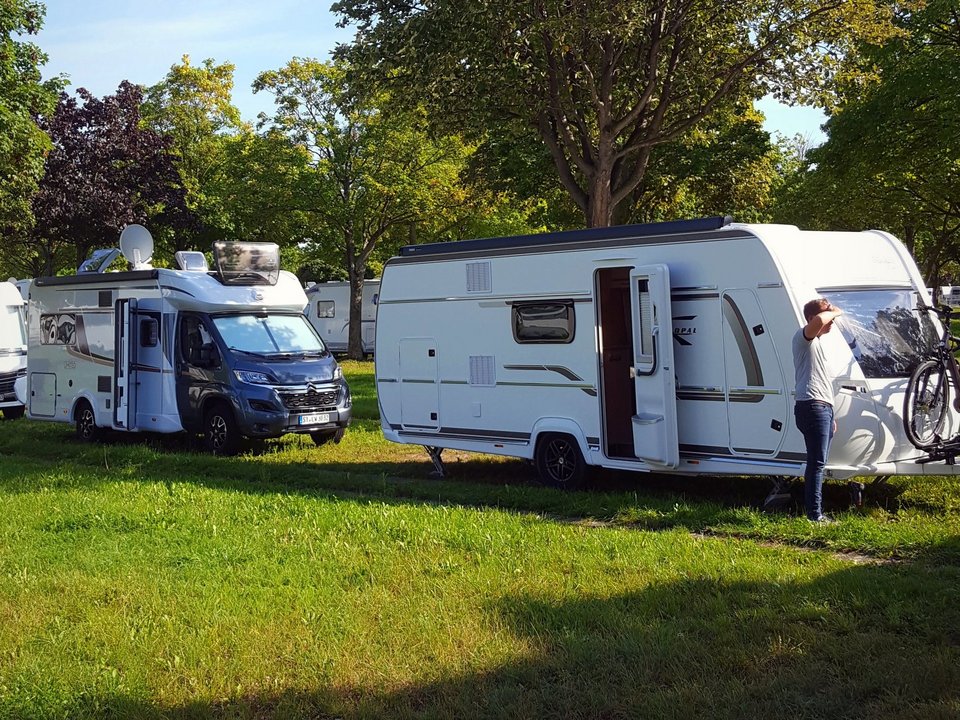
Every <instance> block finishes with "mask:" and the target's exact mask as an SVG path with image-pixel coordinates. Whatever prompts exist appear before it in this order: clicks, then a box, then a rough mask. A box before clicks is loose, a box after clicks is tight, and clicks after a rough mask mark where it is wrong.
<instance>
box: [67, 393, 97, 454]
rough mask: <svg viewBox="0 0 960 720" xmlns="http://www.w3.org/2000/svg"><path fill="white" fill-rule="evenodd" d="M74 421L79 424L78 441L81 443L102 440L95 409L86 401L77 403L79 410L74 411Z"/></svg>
mask: <svg viewBox="0 0 960 720" xmlns="http://www.w3.org/2000/svg"><path fill="white" fill-rule="evenodd" d="M73 419H74V420H75V421H76V423H77V439H78V440H80V442H88V443H89V442H96V441H97V440H99V439H100V435H101V431H100V428H98V427H97V416H96V415H94V413H93V408H92V407H91V406H90V403H88V402H87V401H86V400H81V401H80V402H79V403H77V408H76V410H74V411H73Z"/></svg>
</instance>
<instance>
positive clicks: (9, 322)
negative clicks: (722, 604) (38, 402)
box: [0, 281, 27, 419]
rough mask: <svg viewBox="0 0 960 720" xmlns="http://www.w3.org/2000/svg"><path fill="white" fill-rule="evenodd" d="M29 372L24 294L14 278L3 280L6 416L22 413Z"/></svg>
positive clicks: (1, 398)
mask: <svg viewBox="0 0 960 720" xmlns="http://www.w3.org/2000/svg"><path fill="white" fill-rule="evenodd" d="M26 375H27V333H26V316H25V314H24V303H23V297H22V296H21V295H20V290H19V289H18V287H17V285H15V284H14V281H10V282H0V409H2V410H3V416H4V417H5V418H7V419H14V418H19V417H22V416H23V403H22V402H21V399H18V393H17V390H18V389H20V393H19V394H20V395H21V396H22V395H23V390H22V388H18V387H17V386H18V385H22V383H23V382H24V379H25V378H26Z"/></svg>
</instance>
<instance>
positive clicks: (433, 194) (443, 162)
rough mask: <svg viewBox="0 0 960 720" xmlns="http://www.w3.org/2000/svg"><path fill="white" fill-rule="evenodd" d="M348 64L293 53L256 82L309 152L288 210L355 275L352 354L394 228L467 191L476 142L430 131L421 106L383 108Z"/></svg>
mask: <svg viewBox="0 0 960 720" xmlns="http://www.w3.org/2000/svg"><path fill="white" fill-rule="evenodd" d="M347 70H348V67H347V66H345V65H343V64H334V63H322V62H319V61H317V60H311V59H300V58H294V59H293V60H291V61H290V62H289V63H288V64H287V65H286V66H285V67H283V68H281V69H280V70H275V71H269V72H264V73H262V74H261V75H260V76H259V77H258V78H257V79H256V81H255V82H254V90H255V91H258V92H259V91H267V92H270V93H272V94H273V95H274V96H275V101H276V112H275V115H274V117H273V118H272V119H270V120H269V124H270V126H271V127H272V129H273V131H274V132H282V133H283V134H284V135H286V136H287V137H288V138H289V139H290V140H291V141H292V142H293V143H294V145H295V147H297V148H299V149H301V150H302V151H303V152H304V153H306V155H307V156H308V158H309V167H308V169H307V171H306V172H303V173H302V175H300V177H299V178H298V184H299V189H298V191H297V192H296V193H294V194H293V195H291V196H290V197H289V199H288V202H289V205H288V206H287V208H286V210H287V211H288V212H291V213H303V214H306V215H308V216H309V217H310V218H311V220H312V228H313V233H311V234H310V235H308V236H307V237H306V238H305V241H306V242H307V244H313V245H324V244H332V245H333V246H334V247H335V248H336V249H337V251H338V253H339V254H340V255H341V257H342V262H343V266H344V269H345V270H346V271H347V276H348V279H349V281H350V332H349V341H348V355H349V356H350V357H353V358H360V357H362V344H361V336H360V307H361V300H362V294H361V293H362V290H363V278H364V274H365V272H366V268H367V265H368V263H369V262H370V259H371V254H372V253H373V252H374V250H375V249H376V247H377V246H378V244H379V243H380V242H381V241H382V240H384V239H385V238H387V237H389V236H390V234H391V233H397V232H409V229H410V227H411V225H412V224H413V223H414V222H416V221H418V220H420V219H422V218H430V217H433V216H436V215H438V214H440V213H442V212H443V211H444V210H445V209H446V208H448V207H449V206H452V205H457V204H459V203H460V202H462V200H461V196H460V188H459V186H458V183H459V171H460V168H461V167H462V166H463V164H464V160H465V156H466V154H467V152H468V150H467V149H466V148H465V147H464V146H463V144H462V143H460V142H459V141H458V140H457V139H456V138H454V137H442V138H431V137H430V136H428V134H427V133H426V122H425V118H424V116H423V114H422V113H421V112H418V111H411V112H406V113H400V112H391V113H384V112H381V111H380V108H381V106H382V104H383V103H384V101H385V99H384V98H383V97H382V96H378V95H365V94H362V93H358V92H357V91H356V89H355V88H353V87H351V86H350V85H349V84H348V82H347Z"/></svg>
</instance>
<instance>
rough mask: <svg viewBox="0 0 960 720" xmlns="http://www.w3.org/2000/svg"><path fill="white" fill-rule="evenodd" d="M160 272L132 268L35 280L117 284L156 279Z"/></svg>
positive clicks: (38, 283)
mask: <svg viewBox="0 0 960 720" xmlns="http://www.w3.org/2000/svg"><path fill="white" fill-rule="evenodd" d="M158 277H159V273H158V272H157V271H156V269H154V270H132V271H130V272H111V273H84V274H82V275H61V276H57V277H38V278H37V279H36V280H34V281H33V284H34V285H36V286H37V287H46V286H48V285H101V284H104V283H106V284H108V285H116V284H118V283H122V282H130V281H136V280H156V279H157V278H158Z"/></svg>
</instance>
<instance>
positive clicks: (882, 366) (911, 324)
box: [823, 288, 937, 378]
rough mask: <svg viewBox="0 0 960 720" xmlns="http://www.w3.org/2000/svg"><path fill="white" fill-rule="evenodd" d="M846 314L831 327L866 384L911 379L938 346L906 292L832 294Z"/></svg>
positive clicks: (930, 326)
mask: <svg viewBox="0 0 960 720" xmlns="http://www.w3.org/2000/svg"><path fill="white" fill-rule="evenodd" d="M823 294H824V297H826V298H827V300H829V301H830V302H832V303H833V304H835V305H836V306H837V307H839V308H840V309H841V310H843V312H844V314H843V315H841V316H840V317H839V318H837V321H836V322H835V323H834V324H835V326H836V328H837V330H839V331H840V333H841V334H842V335H843V337H844V339H845V340H846V341H847V344H848V345H850V348H851V349H852V350H853V354H854V356H855V357H856V358H857V360H858V361H859V363H860V367H861V368H862V369H863V374H864V375H865V376H866V377H868V378H895V377H909V376H910V373H911V372H912V371H913V368H915V367H916V366H917V365H918V364H919V363H920V361H921V360H922V359H923V358H924V356H925V355H926V354H927V353H928V352H929V351H930V349H931V348H932V347H933V346H934V345H935V343H936V342H937V333H936V330H935V329H934V327H933V322H931V320H930V315H929V313H927V312H924V311H918V310H917V309H916V308H917V293H916V292H914V291H913V290H911V289H908V288H895V289H888V290H887V289H869V290H842V289H841V290H830V291H825V292H824V293H823Z"/></svg>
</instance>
